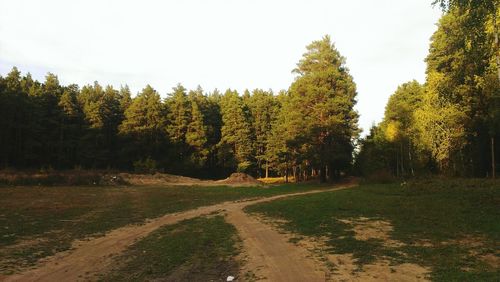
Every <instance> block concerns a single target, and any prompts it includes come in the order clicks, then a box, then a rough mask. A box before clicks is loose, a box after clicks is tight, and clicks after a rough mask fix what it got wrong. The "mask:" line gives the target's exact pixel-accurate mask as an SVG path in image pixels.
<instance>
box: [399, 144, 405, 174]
mask: <svg viewBox="0 0 500 282" xmlns="http://www.w3.org/2000/svg"><path fill="white" fill-rule="evenodd" d="M399 150H400V153H399V155H400V158H401V176H404V175H405V167H404V154H403V141H402V140H401V144H399Z"/></svg>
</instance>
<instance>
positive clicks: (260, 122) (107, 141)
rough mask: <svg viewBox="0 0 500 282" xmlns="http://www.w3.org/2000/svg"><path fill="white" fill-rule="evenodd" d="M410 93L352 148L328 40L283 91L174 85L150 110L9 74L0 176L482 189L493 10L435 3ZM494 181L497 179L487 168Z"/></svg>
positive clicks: (351, 125) (123, 93)
mask: <svg viewBox="0 0 500 282" xmlns="http://www.w3.org/2000/svg"><path fill="white" fill-rule="evenodd" d="M434 4H435V5H441V6H442V8H443V10H444V13H443V17H442V18H441V20H440V22H439V24H438V30H437V31H436V32H435V33H434V35H433V36H432V38H431V43H430V48H429V55H428V56H427V58H426V63H427V72H426V74H427V78H426V82H425V83H424V84H420V83H419V82H417V81H410V82H407V83H404V84H402V85H400V86H399V87H398V89H397V90H396V91H395V93H394V94H393V95H392V96H391V97H390V99H389V101H388V103H387V106H386V109H385V115H384V118H383V120H382V121H381V122H380V123H379V124H376V125H373V127H372V128H371V129H370V132H369V134H368V135H367V136H366V137H365V138H362V139H359V134H360V130H359V128H358V126H357V121H358V113H357V112H356V111H355V110H354V106H355V104H356V85H355V83H354V81H353V78H352V77H351V75H350V74H349V70H348V68H347V66H346V62H345V59H344V58H343V57H342V56H341V54H340V53H339V52H338V51H337V49H336V48H335V46H334V44H333V43H332V41H331V39H330V37H328V36H325V37H324V38H323V39H321V40H318V41H314V42H312V43H311V44H310V45H308V46H307V50H306V53H305V54H304V55H303V57H302V59H301V60H300V61H299V62H298V63H297V67H296V69H294V70H293V73H294V74H295V75H296V77H295V80H294V82H293V83H292V84H291V85H290V87H289V89H288V90H286V91H284V90H283V91H281V92H279V93H273V92H272V91H271V90H269V91H265V90H261V89H255V90H253V91H251V92H250V91H248V90H246V91H244V93H238V92H237V91H234V90H231V89H228V90H226V91H224V92H223V93H222V92H219V91H218V90H213V91H211V92H205V91H204V90H203V89H202V88H201V87H198V88H197V89H194V90H188V89H186V88H184V87H183V86H182V85H181V84H178V85H177V86H176V87H174V88H173V89H172V91H171V93H168V95H167V96H166V98H164V99H163V98H162V96H161V95H160V93H158V92H157V91H156V90H155V89H154V88H153V87H151V86H149V85H147V86H146V87H145V88H144V89H143V90H142V91H140V92H139V93H137V94H136V95H132V93H131V91H130V90H129V88H128V87H127V86H124V87H121V88H120V89H115V88H113V87H112V86H101V85H100V84H99V83H98V82H95V83H94V84H92V85H85V86H83V87H81V88H80V87H79V86H78V85H75V84H71V85H67V86H63V85H60V83H59V81H58V78H57V76H56V75H54V74H51V73H49V74H48V75H47V76H46V78H45V81H44V82H39V81H36V80H34V79H33V78H32V77H31V75H30V74H29V73H28V74H26V75H24V76H23V75H22V74H21V73H20V72H19V71H18V70H17V68H15V67H14V68H13V69H12V71H11V72H10V73H8V74H7V75H6V76H5V77H1V76H0V112H1V113H2V118H1V119H0V167H1V168H14V169H40V168H53V169H73V168H84V169H118V170H129V171H138V172H153V171H164V172H169V173H176V174H183V175H192V176H198V177H214V178H215V177H222V176H225V175H227V174H228V173H230V172H233V171H241V172H247V173H250V174H253V175H255V176H259V177H267V176H270V175H280V176H285V177H288V176H289V175H293V176H294V178H295V180H297V181H300V180H307V179H308V178H310V177H317V178H320V179H321V180H323V181H326V180H333V179H337V178H339V177H341V176H342V175H345V174H346V173H358V174H360V175H364V176H370V175H390V176H396V177H411V176H416V175H423V174H430V173H440V174H447V175H453V176H475V177H488V176H492V174H493V175H494V173H495V164H496V163H495V160H496V162H498V160H499V159H500V156H499V153H498V152H499V151H500V150H499V145H498V143H500V138H499V137H500V69H499V66H500V62H499V56H500V54H499V42H498V24H497V23H498V21H499V19H498V15H499V13H498V5H497V3H496V1H494V0H491V1H465V0H463V1H458V0H456V1H444V0H443V1H436V2H435V3H434ZM497 167H498V166H497Z"/></svg>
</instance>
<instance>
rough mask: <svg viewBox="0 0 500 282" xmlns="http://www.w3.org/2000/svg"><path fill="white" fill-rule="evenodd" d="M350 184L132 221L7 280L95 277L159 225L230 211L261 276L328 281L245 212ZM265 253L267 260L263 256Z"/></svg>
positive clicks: (311, 263)
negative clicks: (269, 202) (139, 222)
mask: <svg viewBox="0 0 500 282" xmlns="http://www.w3.org/2000/svg"><path fill="white" fill-rule="evenodd" d="M353 186H354V185H346V186H342V187H336V188H332V189H328V190H325V189H323V190H313V191H308V192H301V193H294V194H287V195H278V196H273V197H268V198H261V199H257V200H249V201H238V202H226V203H221V204H217V205H212V206H207V207H200V208H197V209H193V210H190V211H186V212H180V213H175V214H168V215H165V216H162V217H159V218H156V219H153V220H150V221H148V222H147V223H145V224H143V225H131V226H125V227H122V228H118V229H115V230H113V231H111V232H109V233H107V234H106V235H105V236H103V237H99V238H95V239H89V240H86V241H85V240H83V241H77V242H75V243H74V244H73V248H72V249H71V250H69V251H65V252H61V253H58V254H56V255H55V256H52V257H49V258H47V259H44V260H43V261H41V262H40V263H39V265H38V267H36V268H34V269H30V270H26V271H25V272H22V273H19V274H14V275H11V276H7V277H0V280H2V281H82V280H95V277H94V275H96V274H98V273H102V272H104V271H105V270H106V269H108V268H109V266H110V264H111V263H112V262H113V256H116V255H118V254H120V253H121V252H122V251H124V250H125V249H126V248H127V247H128V246H130V245H132V244H133V243H134V242H136V241H137V240H139V239H141V238H143V237H145V236H147V235H148V234H149V233H151V232H152V231H154V230H155V229H157V228H159V227H161V226H163V225H166V224H174V223H176V222H179V221H181V220H184V219H189V218H194V217H197V216H201V215H206V214H210V213H213V212H216V211H221V210H225V211H226V213H227V216H228V220H229V221H230V222H231V223H233V224H234V225H235V227H236V228H237V230H238V231H239V232H240V236H241V237H242V239H243V245H244V251H245V253H246V254H247V255H248V265H249V266H258V267H260V268H258V269H254V271H255V274H256V275H257V276H258V277H267V278H268V279H272V280H274V281H324V277H325V274H324V273H323V274H321V270H320V269H318V268H317V267H316V265H317V263H316V262H315V261H314V260H312V259H311V258H308V257H307V252H305V251H304V250H300V249H298V248H297V246H295V245H293V244H292V243H289V242H288V241H287V240H286V237H285V236H282V235H280V233H278V232H277V231H275V230H273V229H272V228H270V227H269V226H266V225H265V224H263V223H259V222H258V221H257V220H255V219H253V218H251V217H250V216H248V215H246V214H244V213H243V211H242V209H243V208H244V207H246V206H248V205H252V204H256V203H261V202H266V201H272V200H276V199H280V198H285V197H291V196H298V195H305V194H312V193H321V192H326V191H335V190H340V189H346V188H351V187H353ZM264 257H265V261H263V258H264ZM292 273H293V275H291V274H292Z"/></svg>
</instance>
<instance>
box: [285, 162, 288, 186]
mask: <svg viewBox="0 0 500 282" xmlns="http://www.w3.org/2000/svg"><path fill="white" fill-rule="evenodd" d="M285 183H288V163H287V164H286V168H285Z"/></svg>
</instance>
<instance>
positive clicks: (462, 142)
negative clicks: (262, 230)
mask: <svg viewBox="0 0 500 282" xmlns="http://www.w3.org/2000/svg"><path fill="white" fill-rule="evenodd" d="M434 4H439V5H441V7H442V8H443V9H444V11H445V13H444V15H443V16H442V18H441V19H440V21H439V24H438V30H437V31H436V32H435V33H434V35H433V36H432V38H431V44H430V48H429V55H428V56H427V58H426V63H427V70H426V75H427V76H426V81H425V83H424V84H419V83H418V82H417V81H410V82H407V83H404V84H402V85H400V86H399V87H398V89H397V90H396V92H395V93H394V94H393V95H392V96H391V97H390V99H389V101H388V103H387V105H386V108H385V114H384V119H383V121H382V122H380V123H379V124H377V125H374V126H373V127H372V128H371V130H370V133H369V135H368V136H367V137H366V138H365V139H363V140H362V141H361V142H360V151H359V153H358V156H357V161H356V168H357V170H358V172H360V173H362V174H364V175H370V174H377V173H381V172H389V173H391V174H393V175H396V176H401V177H407V176H414V175H417V174H426V173H442V174H446V175H453V176H469V177H470V176H473V177H487V176H494V175H495V172H496V171H497V170H498V166H497V165H496V164H497V163H498V160H499V159H500V156H499V145H498V143H500V141H499V140H500V59H499V58H500V51H499V42H498V22H499V5H498V1H491V0H484V1H472V0H454V1H453V0H452V1H446V0H442V1H435V2H434Z"/></svg>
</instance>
